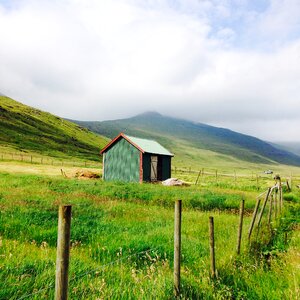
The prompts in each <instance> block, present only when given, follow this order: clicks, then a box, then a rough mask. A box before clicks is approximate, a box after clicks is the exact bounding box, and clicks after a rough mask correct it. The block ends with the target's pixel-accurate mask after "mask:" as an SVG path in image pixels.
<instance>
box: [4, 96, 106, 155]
mask: <svg viewBox="0 0 300 300" xmlns="http://www.w3.org/2000/svg"><path fill="white" fill-rule="evenodd" d="M0 129H1V130H0V146H1V147H2V149H4V151H5V150H6V152H13V151H22V152H23V153H31V154H32V153H33V154H34V155H36V154H42V155H45V156H52V157H64V158H66V157H72V158H73V159H74V158H77V159H85V160H87V159H91V160H100V156H99V149H100V148H101V147H103V146H104V145H105V144H106V143H107V141H108V139H107V138H104V137H102V136H99V135H96V134H94V133H92V132H90V131H89V130H87V129H86V128H83V127H80V126H78V125H75V124H74V123H71V122H69V121H66V120H64V119H62V118H60V117H57V116H54V115H52V114H50V113H46V112H43V111H41V110H38V109H35V108H32V107H29V106H26V105H23V104H21V103H19V102H17V101H14V100H12V99H10V98H8V97H5V96H0Z"/></svg>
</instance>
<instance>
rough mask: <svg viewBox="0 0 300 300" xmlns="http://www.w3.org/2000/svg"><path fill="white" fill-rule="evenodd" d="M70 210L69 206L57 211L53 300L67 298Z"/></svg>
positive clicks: (62, 206) (64, 299)
mask: <svg viewBox="0 0 300 300" xmlns="http://www.w3.org/2000/svg"><path fill="white" fill-rule="evenodd" d="M71 209H72V206H71V205H61V206H59V210H58V234H57V257H56V278H55V300H66V299H67V298H68V271H69V256H70V233H71Z"/></svg>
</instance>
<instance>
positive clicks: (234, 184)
mask: <svg viewBox="0 0 300 300" xmlns="http://www.w3.org/2000/svg"><path fill="white" fill-rule="evenodd" d="M234 185H236V171H235V170H234Z"/></svg>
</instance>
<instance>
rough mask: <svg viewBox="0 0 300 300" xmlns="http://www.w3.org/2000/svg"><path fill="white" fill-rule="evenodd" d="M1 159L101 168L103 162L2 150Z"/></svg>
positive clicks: (38, 163)
mask: <svg viewBox="0 0 300 300" xmlns="http://www.w3.org/2000/svg"><path fill="white" fill-rule="evenodd" d="M0 159H1V161H19V162H24V163H30V164H37V165H52V166H69V167H86V168H91V167H95V168H100V167H101V166H102V163H101V162H100V161H90V160H86V161H80V160H78V161H75V160H69V159H68V158H65V159H63V158H61V159H60V158H55V157H51V156H38V155H31V154H28V153H11V152H0Z"/></svg>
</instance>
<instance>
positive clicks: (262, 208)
mask: <svg viewBox="0 0 300 300" xmlns="http://www.w3.org/2000/svg"><path fill="white" fill-rule="evenodd" d="M270 193H271V188H269V189H268V192H267V195H266V198H265V201H264V203H263V205H262V207H261V210H260V214H259V216H258V221H257V227H258V228H259V226H260V222H261V219H262V216H263V213H264V210H265V207H266V204H267V201H268V199H269V195H270Z"/></svg>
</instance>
